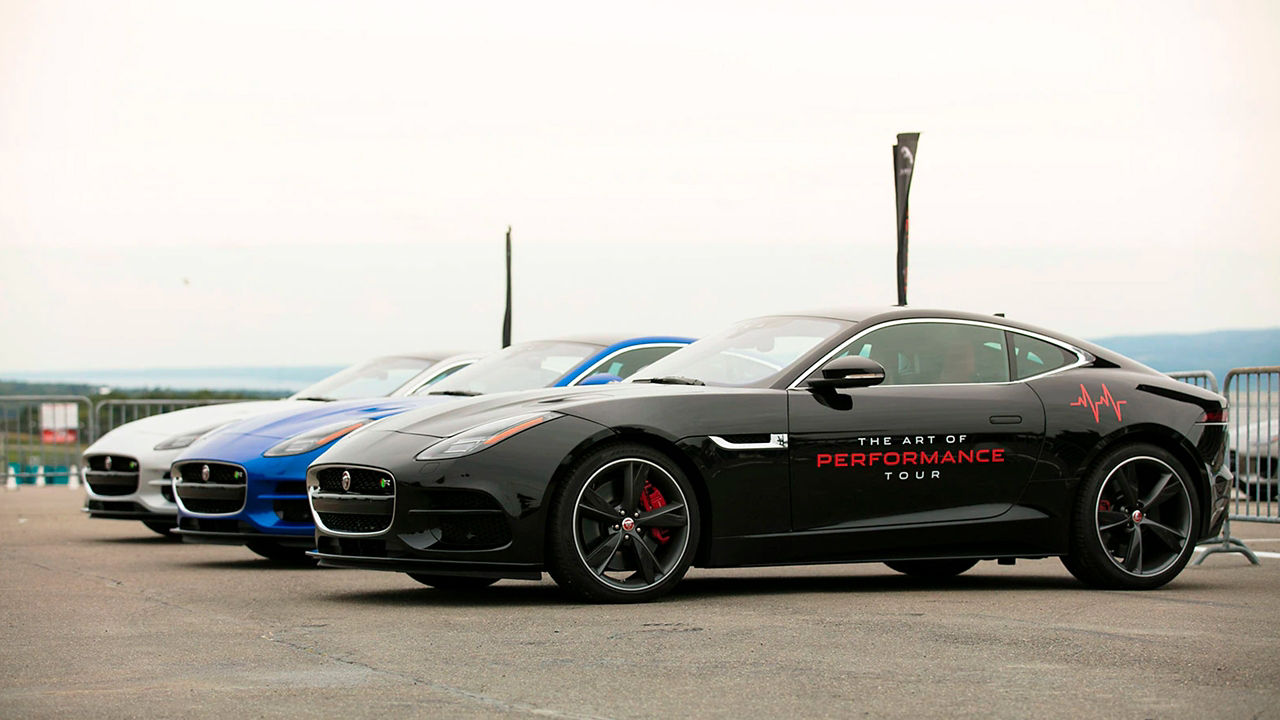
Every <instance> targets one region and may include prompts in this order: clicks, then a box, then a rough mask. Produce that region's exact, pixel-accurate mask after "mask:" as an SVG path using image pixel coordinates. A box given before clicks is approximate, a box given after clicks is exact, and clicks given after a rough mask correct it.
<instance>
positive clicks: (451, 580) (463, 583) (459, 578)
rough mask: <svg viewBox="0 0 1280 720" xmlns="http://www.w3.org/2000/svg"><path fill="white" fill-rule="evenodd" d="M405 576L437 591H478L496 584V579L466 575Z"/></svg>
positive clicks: (418, 574) (420, 574)
mask: <svg viewBox="0 0 1280 720" xmlns="http://www.w3.org/2000/svg"><path fill="white" fill-rule="evenodd" d="M405 574H406V575H408V576H409V577H411V578H413V579H414V580H417V581H418V582H420V583H422V584H423V585H429V586H431V587H433V588H435V589H437V590H457V591H462V590H480V589H482V588H487V587H489V586H490V585H492V584H494V583H496V582H498V578H485V577H468V576H466V575H429V574H427V573H405Z"/></svg>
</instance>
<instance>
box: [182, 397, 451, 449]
mask: <svg viewBox="0 0 1280 720" xmlns="http://www.w3.org/2000/svg"><path fill="white" fill-rule="evenodd" d="M458 399H459V398H455V397H452V396H447V395H425V396H421V395H420V396H414V397H403V398H369V399H364V400H344V401H340V402H326V403H323V404H321V405H318V406H317V405H310V406H308V407H303V408H290V409H286V410H282V411H280V412H274V413H268V414H265V415H258V416H255V417H251V418H248V419H245V420H242V421H240V422H237V423H233V424H231V425H227V426H226V427H223V428H222V429H221V430H219V431H218V432H216V433H212V434H210V435H208V436H207V439H208V440H214V439H216V438H218V437H223V438H225V437H229V436H233V435H234V436H252V437H259V438H263V439H265V440H283V439H285V438H291V437H293V436H295V435H298V434H300V433H304V432H307V431H309V430H315V429H317V428H321V427H324V426H325V425H331V424H333V423H338V422H343V421H345V420H351V421H353V422H354V421H356V420H363V419H373V420H377V419H380V418H384V417H387V416H389V415H395V414H397V413H401V412H404V411H406V410H411V409H414V408H421V407H426V406H431V405H437V404H449V403H451V402H455V401H457V400H458Z"/></svg>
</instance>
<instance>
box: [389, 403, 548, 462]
mask: <svg viewBox="0 0 1280 720" xmlns="http://www.w3.org/2000/svg"><path fill="white" fill-rule="evenodd" d="M558 417H560V413H532V414H529V415H518V416H516V417H509V418H503V419H502V420H497V421H494V422H491V423H485V424H484V425H477V426H476V427H473V428H471V429H470V430H466V431H463V432H460V433H458V434H457V435H454V436H453V437H450V438H445V439H444V440H441V441H440V442H438V443H436V444H435V445H432V446H431V447H428V448H427V449H425V450H423V451H422V452H420V453H418V454H417V455H416V456H414V459H416V460H439V459H445V458H456V457H462V456H463V455H470V454H471V453H477V452H480V451H481V450H484V449H485V448H488V447H493V446H494V445H497V444H498V443H500V442H502V441H503V440H506V439H507V438H509V437H511V436H512V435H516V434H518V433H522V432H524V431H525V430H528V429H529V428H531V427H534V426H536V425H541V424H542V423H544V422H546V421H548V420H552V419H554V418H558Z"/></svg>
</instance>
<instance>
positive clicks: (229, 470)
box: [173, 461, 248, 515]
mask: <svg viewBox="0 0 1280 720" xmlns="http://www.w3.org/2000/svg"><path fill="white" fill-rule="evenodd" d="M175 469H176V471H177V475H176V476H175V478H174V483H173V484H174V488H175V489H176V490H177V497H178V502H179V503H181V505H182V509H183V510H186V511H187V512H189V513H192V514H196V515H230V514H232V513H236V512H239V511H240V510H241V509H242V508H243V507H244V502H245V490H246V482H247V479H248V473H246V472H245V469H244V468H242V467H240V466H239V465H232V464H231V463H219V462H201V461H196V462H189V463H182V464H180V465H177V466H176V468H175Z"/></svg>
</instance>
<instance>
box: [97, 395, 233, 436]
mask: <svg viewBox="0 0 1280 720" xmlns="http://www.w3.org/2000/svg"><path fill="white" fill-rule="evenodd" d="M229 402H244V401H243V400H174V399H171V398H146V399H143V400H100V401H99V402H98V404H97V405H95V406H94V409H93V415H94V427H95V428H96V429H97V431H98V434H97V435H96V436H94V439H95V440H96V439H98V438H100V437H102V436H103V435H106V434H107V433H109V432H111V431H112V430H114V429H116V428H118V427H120V426H121V425H124V424H125V423H131V422H133V421H134V420H141V419H143V418H146V417H151V416H152V415H160V414H162V413H167V412H173V411H174V410H185V409H186V408H191V407H200V406H202V405H220V404H222V403H229Z"/></svg>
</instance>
